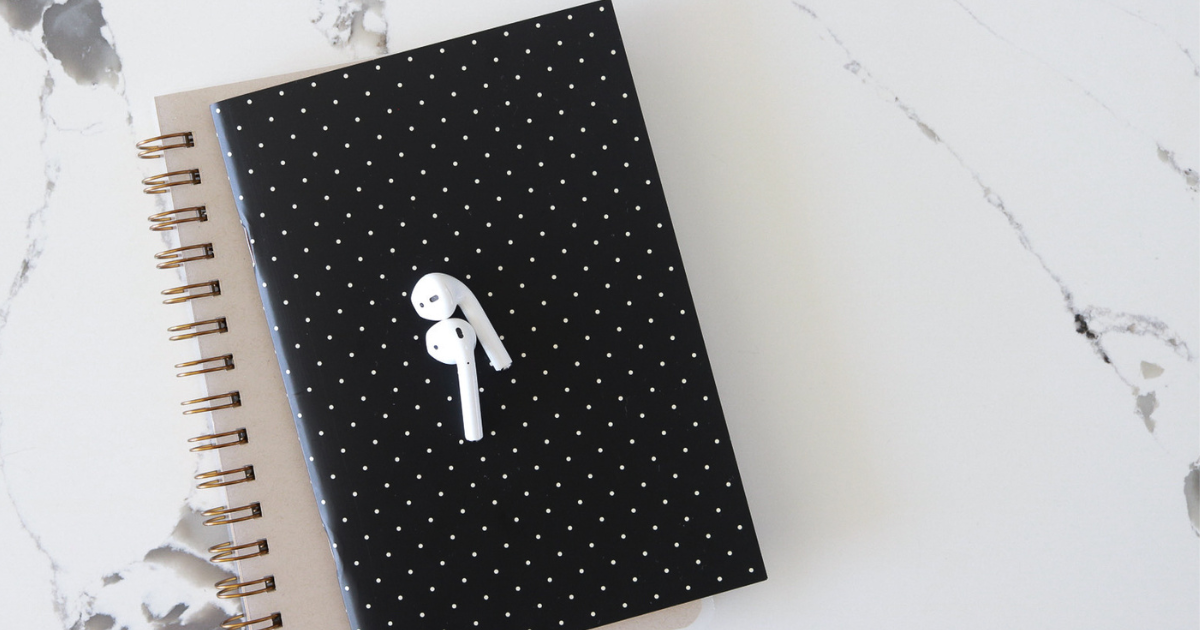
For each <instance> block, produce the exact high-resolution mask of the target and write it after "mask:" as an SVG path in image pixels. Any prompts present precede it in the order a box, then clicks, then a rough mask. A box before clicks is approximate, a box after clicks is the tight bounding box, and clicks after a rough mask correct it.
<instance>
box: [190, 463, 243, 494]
mask: <svg viewBox="0 0 1200 630" xmlns="http://www.w3.org/2000/svg"><path fill="white" fill-rule="evenodd" d="M238 473H241V474H242V476H241V477H239V478H237V479H230V480H225V479H220V477H224V476H225V475H236V474H238ZM196 479H197V480H200V479H208V480H209V481H205V482H204V483H201V484H197V485H196V487H197V488H200V489H205V488H221V487H224V486H232V485H234V484H239V483H246V482H247V481H254V466H242V467H241V468H234V469H233V470H210V471H208V472H204V473H200V474H199V475H196Z"/></svg>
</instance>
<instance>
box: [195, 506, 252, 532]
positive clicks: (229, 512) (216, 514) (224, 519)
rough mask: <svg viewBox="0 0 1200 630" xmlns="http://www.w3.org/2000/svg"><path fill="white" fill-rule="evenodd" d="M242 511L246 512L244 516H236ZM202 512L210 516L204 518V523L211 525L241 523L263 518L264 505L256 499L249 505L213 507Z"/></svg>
mask: <svg viewBox="0 0 1200 630" xmlns="http://www.w3.org/2000/svg"><path fill="white" fill-rule="evenodd" d="M242 513H244V515H243V516H234V515H235V514H242ZM201 514H202V515H203V516H208V517H209V518H207V519H205V520H204V524H205V525H207V526H209V527H212V526H215V525H230V524H233V523H241V522H242V521H249V520H253V519H256V518H262V506H261V505H259V503H258V501H255V502H253V503H250V504H248V505H239V506H237V507H225V506H221V507H218V508H212V509H210V510H204V511H203V512H201Z"/></svg>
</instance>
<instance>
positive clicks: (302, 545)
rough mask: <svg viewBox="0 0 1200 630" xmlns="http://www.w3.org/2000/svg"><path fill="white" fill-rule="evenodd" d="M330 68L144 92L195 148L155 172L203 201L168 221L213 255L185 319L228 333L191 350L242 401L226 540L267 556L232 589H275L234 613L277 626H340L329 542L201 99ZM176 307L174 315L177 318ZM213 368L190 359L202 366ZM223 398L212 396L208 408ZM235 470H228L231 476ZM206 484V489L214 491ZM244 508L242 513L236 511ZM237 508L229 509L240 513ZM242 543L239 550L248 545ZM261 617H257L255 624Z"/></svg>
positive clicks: (681, 620) (229, 457) (243, 569)
mask: <svg viewBox="0 0 1200 630" xmlns="http://www.w3.org/2000/svg"><path fill="white" fill-rule="evenodd" d="M328 69H330V68H320V69H315V70H310V71H307V72H297V73H292V74H286V75H279V76H275V77H270V78H265V79H260V80H255V81H246V82H241V83H234V84H229V85H222V86H217V87H212V88H206V89H200V90H194V91H189V92H181V93H178V94H171V95H166V96H160V97H158V98H156V99H155V107H156V110H157V114H158V124H159V129H160V133H163V134H169V133H178V132H188V131H190V132H192V134H193V138H194V143H195V146H193V147H190V148H186V149H172V150H168V151H166V152H165V154H164V157H165V160H166V169H165V170H166V171H186V170H188V169H198V170H199V171H200V179H201V181H200V183H199V184H197V185H185V186H174V187H172V188H171V198H172V204H173V207H174V208H176V209H178V208H186V207H191V206H201V205H202V206H205V212H206V214H207V217H208V220H207V221H204V222H189V223H183V224H181V225H179V226H178V228H177V229H178V233H179V242H180V245H181V246H186V245H194V244H202V243H211V244H212V248H213V252H214V257H213V258H211V259H207V260H199V261H195V262H189V263H187V264H186V265H185V266H184V268H185V273H186V277H187V282H188V283H189V284H190V283H202V282H208V281H210V280H219V281H220V295H218V296H215V297H206V298H200V299H195V300H191V301H190V303H191V307H192V311H193V321H206V320H214V319H218V318H221V317H224V318H225V321H226V326H227V332H224V333H220V334H206V335H202V336H200V337H198V338H197V341H198V342H199V347H200V352H201V357H204V358H211V357H220V356H222V355H226V354H232V355H233V362H234V365H235V367H234V369H232V370H225V371H216V372H211V373H208V374H206V375H205V378H206V379H207V389H208V393H209V394H210V395H219V394H224V393H227V392H238V395H239V396H240V400H241V405H240V406H239V407H235V408H231V409H222V410H219V411H214V412H212V414H211V415H212V423H213V429H214V433H220V432H225V431H234V430H237V429H240V428H245V429H246V432H247V438H248V441H247V443H246V444H243V445H238V446H232V447H228V448H222V449H219V451H218V453H219V455H220V460H221V469H222V470H226V471H229V470H235V469H238V468H241V467H243V466H253V467H254V480H253V481H250V482H243V483H235V484H232V485H228V486H226V487H225V488H224V489H225V491H226V492H227V495H228V504H227V505H229V506H231V507H236V506H243V505H249V504H251V503H254V502H258V503H259V504H260V505H261V511H262V516H261V518H254V519H250V520H246V521H243V522H239V523H237V524H235V525H233V526H231V529H232V530H233V536H232V540H233V541H234V543H235V544H237V545H241V544H247V543H254V542H255V541H257V540H260V539H265V540H267V541H268V544H267V546H268V550H269V551H268V553H266V554H263V555H260V556H257V557H254V558H250V559H247V560H244V561H240V562H238V565H239V566H238V573H239V575H240V576H241V577H240V581H241V582H242V583H251V582H254V583H253V584H248V585H247V586H246V587H244V588H243V589H242V590H243V592H247V591H255V590H258V589H260V588H262V586H263V585H262V583H259V582H255V581H256V580H260V579H262V578H264V577H267V576H273V579H274V586H275V589H274V590H273V591H270V592H263V593H259V594H255V595H252V596H248V597H244V598H243V599H242V602H243V606H244V610H245V614H246V616H245V619H249V620H253V619H259V618H264V617H270V616H271V615H272V614H274V613H279V615H280V618H281V620H282V622H283V627H286V628H296V629H299V628H305V629H309V628H311V629H321V630H335V629H338V628H342V629H346V628H349V622H348V617H347V615H346V612H345V608H344V606H343V602H342V597H341V593H340V586H339V584H338V581H337V573H336V571H335V567H334V560H333V556H332V554H331V552H330V548H329V541H328V538H327V537H326V535H325V531H324V529H323V527H322V525H321V519H320V516H319V514H318V512H317V505H316V499H315V496H314V494H313V490H312V486H311V485H310V482H309V478H308V473H307V470H306V468H305V465H304V460H303V455H302V453H301V450H300V442H299V439H298V438H297V434H296V428H295V424H294V423H293V420H292V415H291V410H290V407H289V405H288V401H287V397H286V394H285V391H284V386H283V381H282V377H281V375H280V372H279V367H278V364H277V363H276V360H275V351H274V348H273V346H272V343H271V338H270V335H269V332H268V329H267V321H266V316H265V314H264V312H263V308H262V303H261V301H260V299H259V293H258V290H257V287H256V286H255V282H256V281H255V276H254V270H253V267H252V262H251V258H250V251H249V248H248V246H247V243H246V237H245V233H244V232H243V230H242V226H241V223H240V221H239V219H238V214H237V209H236V207H235V205H234V199H233V193H232V191H231V189H230V186H229V180H228V177H227V175H226V171H225V164H224V161H223V160H222V157H221V153H220V147H219V145H218V142H217V137H216V131H215V128H214V124H213V120H212V116H211V114H210V111H209V105H210V104H211V103H214V102H216V101H219V100H222V99H226V98H230V97H233V96H237V95H239V94H243V93H246V92H250V91H254V90H257V89H262V88H266V87H270V86H272V85H277V84H279V83H283V82H286V81H290V80H293V79H298V78H303V77H306V76H311V75H313V74H316V73H318V72H322V71H325V70H328ZM184 310H185V309H183V308H182V307H180V311H181V322H180V323H183V321H182V318H183V315H182V313H183V311H184ZM211 365H215V364H206V365H203V366H198V367H197V368H192V369H199V368H203V367H210V366H211ZM222 402H227V399H226V400H218V401H214V403H213V404H220V403H222ZM241 476H242V475H241V474H238V475H231V476H229V477H228V479H237V478H240V477H241ZM216 491H217V490H213V492H216ZM243 514H244V513H243ZM241 515H242V514H237V515H234V516H241ZM255 550H256V549H255V548H251V549H250V550H249V552H253V551H255ZM699 613H700V603H699V602H698V601H695V602H690V603H688V604H682V605H679V606H675V607H673V608H668V609H665V610H661V611H658V612H655V613H651V614H648V615H643V616H641V617H636V618H633V619H628V620H625V621H622V622H619V623H616V624H610V625H608V626H605V627H606V628H613V629H618V628H619V629H622V630H633V629H635V628H636V629H645V630H674V629H678V628H684V627H686V626H688V625H690V624H691V623H692V622H693V621H695V620H696V618H697V617H698V615H699ZM270 625H271V624H270V623H268V622H262V623H260V624H256V625H255V626H253V627H254V628H265V627H269V626H270Z"/></svg>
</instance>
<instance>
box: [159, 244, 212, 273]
mask: <svg viewBox="0 0 1200 630" xmlns="http://www.w3.org/2000/svg"><path fill="white" fill-rule="evenodd" d="M191 251H197V252H199V253H198V254H196V255H194V256H184V253H185V252H191ZM215 255H216V254H214V253H213V245H212V243H201V244H199V245H184V246H183V247H176V248H175V249H168V250H166V251H163V252H158V253H157V254H155V255H154V258H155V259H156V260H165V261H166V262H160V263H158V265H157V267H158V268H159V269H174V268H176V267H178V266H180V265H182V264H184V263H189V262H192V261H195V260H205V259H208V258H213V257H214V256H215Z"/></svg>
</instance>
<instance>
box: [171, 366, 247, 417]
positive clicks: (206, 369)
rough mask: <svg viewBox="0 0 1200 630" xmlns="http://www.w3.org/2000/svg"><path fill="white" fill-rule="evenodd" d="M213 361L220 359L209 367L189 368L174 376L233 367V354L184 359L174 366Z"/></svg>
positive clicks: (204, 372) (221, 370)
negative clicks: (192, 359)
mask: <svg viewBox="0 0 1200 630" xmlns="http://www.w3.org/2000/svg"><path fill="white" fill-rule="evenodd" d="M214 361H220V362H221V364H220V365H215V366H213V367H209V368H204V369H202V370H189V371H187V372H180V373H178V374H176V375H175V376H176V377H180V378H182V377H184V376H195V375H197V374H208V373H209V372H223V371H226V370H232V369H233V355H232V354H223V355H221V356H219V357H209V358H207V359H198V360H196V361H185V362H183V363H176V364H175V367H177V368H185V367H192V366H196V365H204V364H205V363H212V362H214ZM185 404H186V403H185ZM235 406H236V405H235Z"/></svg>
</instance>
